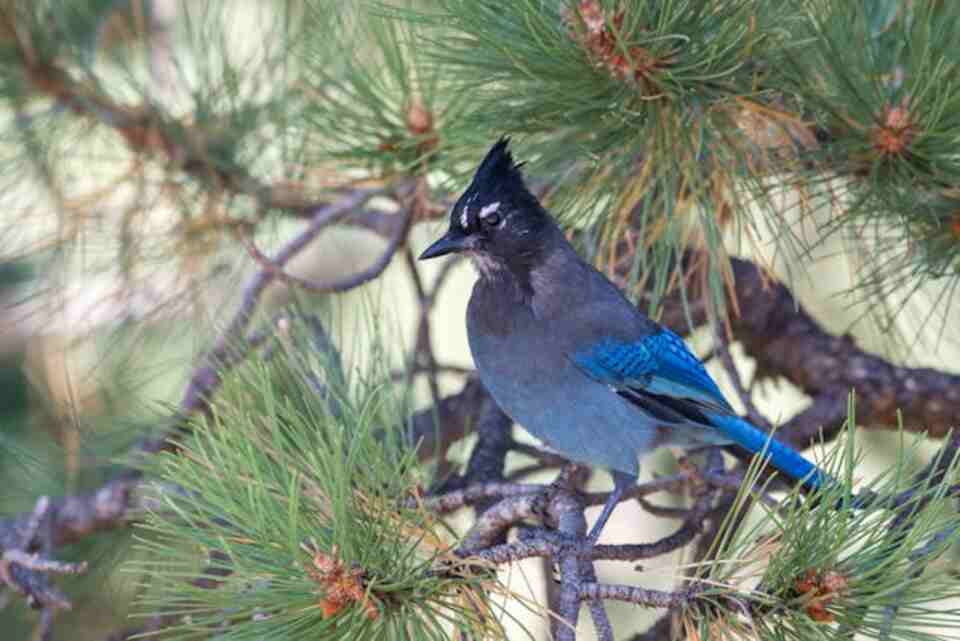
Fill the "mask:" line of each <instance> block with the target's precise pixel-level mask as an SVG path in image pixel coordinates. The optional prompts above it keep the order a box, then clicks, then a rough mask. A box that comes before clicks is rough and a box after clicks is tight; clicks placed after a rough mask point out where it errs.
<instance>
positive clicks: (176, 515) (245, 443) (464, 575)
mask: <svg viewBox="0 0 960 641" xmlns="http://www.w3.org/2000/svg"><path fill="white" fill-rule="evenodd" d="M300 347H305V345H301V346H300ZM303 354H304V352H302V351H299V349H294V348H293V347H292V345H291V346H290V349H289V350H286V349H284V350H281V351H277V352H275V353H274V354H273V357H272V358H271V359H270V361H269V362H265V363H258V364H250V365H249V366H245V367H242V368H240V369H239V370H237V371H236V372H235V373H233V374H231V375H230V377H229V380H227V381H226V383H225V386H224V389H223V392H222V395H221V396H220V400H219V402H218V403H217V406H216V410H215V412H214V414H213V416H212V417H211V418H210V419H209V420H206V421H197V423H196V425H195V426H194V428H195V432H194V434H193V436H192V437H191V438H190V439H189V440H188V441H187V442H186V443H185V444H184V449H183V451H181V452H180V453H179V454H176V455H171V456H167V457H163V459H162V460H161V461H160V462H159V463H158V464H157V465H156V466H155V469H152V470H151V471H153V472H155V473H156V475H157V476H156V478H157V486H156V487H157V492H156V496H155V500H154V501H153V502H152V505H153V507H152V509H151V514H150V516H149V518H148V519H147V521H146V523H145V524H144V525H142V526H141V527H139V529H138V538H139V541H140V545H141V546H142V548H143V551H144V552H145V555H144V557H143V558H145V559H147V560H146V561H143V562H138V563H134V564H129V565H128V566H127V571H128V572H131V573H133V574H135V575H136V576H138V577H140V579H141V581H142V583H143V585H142V594H143V597H142V599H141V603H140V607H139V611H140V612H141V613H142V614H144V615H145V616H160V617H165V618H166V620H168V621H169V620H170V619H171V618H172V619H173V620H174V621H173V624H172V625H171V626H169V627H167V628H166V630H165V631H164V637H163V638H174V639H202V638H209V637H210V636H211V635H214V634H215V635H216V636H217V638H221V639H254V638H256V639H262V638H272V639H289V640H296V639H304V640H306V639H310V640H311V641H315V640H317V639H343V638H349V639H371V640H373V639H400V638H416V639H436V640H438V641H439V640H441V639H443V640H446V639H449V638H451V635H453V634H454V633H455V632H456V631H458V630H459V631H460V632H462V633H467V632H468V631H469V632H470V634H471V635H475V634H481V635H484V636H490V637H495V636H498V635H499V634H500V628H499V624H498V623H497V621H496V619H495V618H494V617H493V616H492V615H491V614H490V611H489V609H488V608H489V605H488V601H487V599H488V597H487V592H486V591H485V590H484V589H483V588H484V587H489V585H488V584H492V580H491V578H490V576H491V575H490V573H489V572H488V571H486V569H485V568H483V567H481V566H476V565H474V566H471V565H470V564H468V563H466V562H463V561H460V560H458V559H456V558H455V557H454V556H453V555H452V554H451V553H450V546H451V544H452V543H453V542H454V539H453V538H452V537H451V536H450V533H449V532H448V531H447V530H445V529H444V526H443V525H442V523H441V522H440V521H438V520H437V519H435V518H434V517H433V516H432V515H430V514H429V513H427V512H426V511H425V510H423V509H421V508H420V507H418V503H417V501H416V497H417V496H418V492H419V489H418V488H419V483H420V481H421V478H420V475H421V472H422V470H421V468H420V467H419V466H418V462H417V459H416V457H415V453H414V448H412V447H410V446H409V445H407V444H405V443H404V441H403V439H402V436H401V435H402V433H403V431H402V427H403V417H405V416H407V411H406V409H405V407H406V403H405V401H404V399H403V398H401V397H397V396H396V394H397V388H395V387H393V386H390V385H388V384H384V383H383V381H379V380H374V379H373V378H367V377H359V376H349V375H344V373H343V371H342V370H340V369H339V368H338V367H337V366H336V363H335V359H330V358H328V357H325V356H324V354H319V355H317V352H316V351H314V355H313V356H309V357H305V356H303ZM327 356H329V354H328V355H327Z"/></svg>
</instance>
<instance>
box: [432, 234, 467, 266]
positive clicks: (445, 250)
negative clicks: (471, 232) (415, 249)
mask: <svg viewBox="0 0 960 641" xmlns="http://www.w3.org/2000/svg"><path fill="white" fill-rule="evenodd" d="M469 245H470V243H469V237H468V236H467V235H466V234H464V233H463V232H462V231H460V230H459V229H456V228H452V229H450V231H448V232H447V233H446V234H444V235H443V236H441V237H440V239H439V240H437V241H436V242H435V243H433V244H432V245H430V246H429V247H427V248H426V249H425V250H424V251H423V253H422V254H420V260H427V259H428V258H436V257H437V256H445V255H447V254H455V253H457V252H462V251H463V250H465V249H469Z"/></svg>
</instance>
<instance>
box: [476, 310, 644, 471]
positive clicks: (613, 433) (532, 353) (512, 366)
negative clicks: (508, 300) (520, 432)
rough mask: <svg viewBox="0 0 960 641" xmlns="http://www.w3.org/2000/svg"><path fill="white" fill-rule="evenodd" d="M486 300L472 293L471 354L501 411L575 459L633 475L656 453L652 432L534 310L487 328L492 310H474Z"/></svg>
mask: <svg viewBox="0 0 960 641" xmlns="http://www.w3.org/2000/svg"><path fill="white" fill-rule="evenodd" d="M478 294H480V295H479V296H478ZM484 298H486V297H485V296H484V295H483V293H482V292H477V291H475V292H474V296H473V297H472V298H471V301H470V308H468V318H467V330H468V335H469V340H470V349H471V352H472V353H473V358H474V362H475V363H476V366H477V370H478V371H479V373H480V378H481V380H482V381H483V383H484V385H485V386H486V388H487V390H488V391H489V392H490V394H491V395H492V396H493V398H494V400H495V401H496V402H497V404H498V405H499V406H500V407H501V408H502V409H503V411H504V412H506V413H507V414H508V415H509V416H510V417H511V418H513V420H514V421H516V422H517V423H519V424H520V425H522V426H523V427H524V428H525V429H527V430H528V431H529V432H530V433H532V434H533V435H534V436H536V437H537V438H539V439H541V440H542V441H544V443H546V444H547V445H549V446H550V447H551V448H553V449H555V450H557V451H558V452H560V453H562V454H564V455H565V456H567V457H569V458H571V459H573V460H576V461H581V462H584V463H588V464H591V465H599V466H602V467H605V468H612V469H617V470H620V471H623V472H626V473H628V474H636V473H637V469H638V464H637V457H638V456H639V455H642V454H644V453H646V452H647V451H649V450H651V449H653V448H654V447H655V446H656V442H657V437H656V432H657V430H656V428H655V426H653V425H650V424H649V422H648V421H647V420H646V419H645V417H644V416H643V415H642V414H641V413H640V412H639V411H638V410H637V409H636V408H635V407H634V406H632V405H631V404H630V403H628V402H627V401H625V400H623V399H622V398H620V397H619V396H618V395H617V394H615V393H614V392H613V391H612V390H610V389H608V388H607V387H606V386H605V385H603V384H601V383H598V382H596V381H594V380H592V379H590V378H588V377H587V376H586V375H585V374H584V373H583V372H582V371H581V370H579V369H578V368H577V367H576V366H575V365H573V363H572V362H571V361H570V359H569V357H568V350H567V349H566V346H565V345H564V341H563V340H562V339H560V338H558V336H557V335H556V333H555V332H551V331H550V326H549V324H548V323H545V322H542V321H538V319H537V318H535V317H534V315H533V314H532V311H530V308H528V307H525V308H523V309H519V308H513V309H511V310H509V311H506V310H502V311H503V312H504V313H503V314H502V315H501V317H499V318H498V319H497V322H498V323H499V324H500V326H498V327H495V328H491V327H489V325H488V322H489V321H488V319H489V318H490V315H489V312H490V310H489V309H487V310H484V311H485V312H487V313H479V311H478V310H477V309H476V308H475V306H476V305H482V304H483V303H484ZM504 330H506V331H504Z"/></svg>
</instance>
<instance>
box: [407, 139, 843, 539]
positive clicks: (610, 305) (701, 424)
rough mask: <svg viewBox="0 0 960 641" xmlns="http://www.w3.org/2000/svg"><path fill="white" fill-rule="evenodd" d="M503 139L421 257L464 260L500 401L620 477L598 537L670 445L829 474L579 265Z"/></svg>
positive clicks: (470, 326)
mask: <svg viewBox="0 0 960 641" xmlns="http://www.w3.org/2000/svg"><path fill="white" fill-rule="evenodd" d="M509 142H510V140H509V138H507V137H503V138H500V140H499V141H498V142H497V143H496V144H494V145H493V147H492V148H491V149H490V150H489V151H488V153H487V154H486V156H485V157H484V159H483V161H482V162H481V163H480V165H479V167H478V168H477V169H476V171H475V173H474V175H473V178H472V180H471V182H470V184H469V186H468V187H467V189H466V190H465V191H464V192H463V194H462V195H461V196H460V198H459V199H458V200H457V201H456V203H455V204H454V206H453V207H452V209H451V210H450V221H449V228H448V230H447V231H446V233H445V234H444V235H443V236H442V237H441V238H439V239H438V240H437V241H436V242H434V243H433V244H431V245H430V246H429V247H427V249H426V250H425V251H423V253H422V254H421V255H420V257H419V258H420V260H427V259H431V258H437V257H439V256H444V255H447V254H455V253H456V254H465V255H467V256H469V257H470V258H471V259H472V261H473V263H474V265H475V266H476V270H477V272H478V278H477V280H476V282H475V283H474V286H473V290H472V293H471V296H470V301H469V303H468V305H467V311H466V324H467V335H468V341H469V345H470V351H471V354H472V356H473V360H474V363H475V365H476V369H477V372H478V374H479V377H480V380H481V382H482V384H483V385H484V387H485V388H486V389H487V391H488V392H489V394H490V395H491V397H492V398H493V400H494V401H495V402H496V403H497V405H499V406H500V408H501V409H502V410H503V411H504V412H505V413H506V414H507V415H508V416H509V417H510V418H511V419H512V420H513V421H514V422H516V423H518V424H519V425H521V426H523V427H524V428H525V429H526V430H527V431H528V432H530V433H531V434H533V435H534V436H536V437H537V438H538V439H540V440H541V441H542V442H543V443H544V444H545V445H546V446H547V447H549V448H550V449H552V450H554V451H556V452H558V453H560V454H562V455H563V456H564V457H566V458H568V459H569V460H571V461H575V462H579V463H583V464H587V465H590V466H594V467H601V468H605V469H606V470H608V471H609V472H610V474H611V476H612V478H613V484H614V487H613V491H612V492H610V494H609V496H608V498H607V500H606V502H605V504H604V506H603V509H602V510H601V513H600V516H599V517H598V519H597V521H595V523H594V525H593V527H592V528H591V530H590V533H589V535H588V537H587V540H588V541H589V542H590V543H592V544H596V542H597V540H598V539H599V537H600V533H601V532H602V530H603V528H604V526H605V525H606V523H607V520H608V519H609V518H610V515H611V513H612V512H613V510H614V508H615V507H616V506H617V505H618V504H619V502H620V500H621V499H622V498H623V496H624V493H625V492H626V491H627V490H628V489H629V488H630V487H631V486H632V485H633V484H635V483H636V481H637V478H638V474H639V469H640V468H639V460H640V457H642V456H643V455H644V454H646V453H648V452H650V451H652V450H654V449H656V448H658V447H661V446H668V445H670V446H682V447H701V446H709V445H729V444H735V445H738V446H740V447H742V448H744V449H746V450H747V451H749V452H750V453H753V454H756V453H759V452H762V453H763V454H764V455H765V456H766V457H768V458H769V461H770V463H772V465H773V466H775V467H776V468H778V469H779V470H780V471H782V472H783V473H785V474H786V475H787V476H789V477H792V478H793V479H795V480H797V481H801V482H802V483H803V484H804V485H805V486H806V487H807V488H808V489H810V490H816V489H817V488H819V487H821V486H822V485H823V484H824V483H826V482H827V481H828V480H829V479H830V478H831V477H830V476H829V475H828V474H827V473H826V472H824V471H822V470H820V469H819V468H818V467H817V466H816V465H815V464H813V463H812V462H810V461H809V460H807V459H806V458H804V457H803V456H802V455H800V454H799V453H798V452H797V451H795V450H793V449H792V448H790V447H789V446H788V445H786V444H784V443H782V442H780V441H778V440H776V439H774V438H773V437H772V436H771V435H770V434H769V433H767V432H765V431H763V430H761V429H758V428H757V427H755V426H754V425H752V424H751V423H750V422H748V421H747V420H745V419H743V418H741V417H740V416H738V415H737V414H736V412H735V411H734V409H733V408H732V407H731V405H730V403H729V402H727V400H726V398H724V395H723V393H722V392H721V391H720V388H719V387H718V386H717V384H716V382H715V381H714V380H713V378H711V376H710V374H709V373H708V372H707V370H706V368H705V367H704V365H703V363H702V362H701V361H700V359H699V358H697V357H696V356H695V355H694V354H693V353H692V352H691V351H690V349H689V348H688V347H687V345H686V344H685V343H684V341H683V339H682V338H681V337H680V336H678V335H677V334H675V333H674V332H672V331H670V330H669V329H667V328H666V327H663V326H661V325H660V324H659V323H657V322H655V321H653V320H652V319H650V318H648V317H647V316H646V315H644V314H643V313H642V312H641V311H640V310H639V309H638V308H637V307H636V306H635V305H633V304H632V303H631V302H630V301H629V299H628V298H627V297H626V296H625V295H624V293H623V292H622V291H621V290H620V289H619V288H618V287H617V286H616V285H615V284H614V283H613V282H612V281H610V280H609V279H608V278H607V277H606V276H605V275H603V274H602V273H601V272H600V271H598V270H597V269H595V268H594V267H593V266H592V265H590V264H589V263H588V262H586V261H585V260H583V259H582V258H581V257H580V256H579V255H578V254H577V252H576V250H575V249H574V247H573V246H572V245H571V244H570V242H569V241H568V240H567V237H566V236H565V235H564V233H563V230H562V229H561V227H560V226H559V224H558V223H557V221H556V220H555V219H554V218H553V216H551V214H550V213H549V212H548V211H547V210H546V209H545V208H544V207H543V206H542V205H541V204H540V202H539V201H538V199H537V198H536V197H535V196H534V195H533V194H532V193H531V192H530V190H529V189H528V188H527V186H526V184H525V181H524V177H523V173H522V172H521V167H522V164H523V163H520V164H518V163H516V162H514V160H513V155H512V153H511V151H510V149H509Z"/></svg>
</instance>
